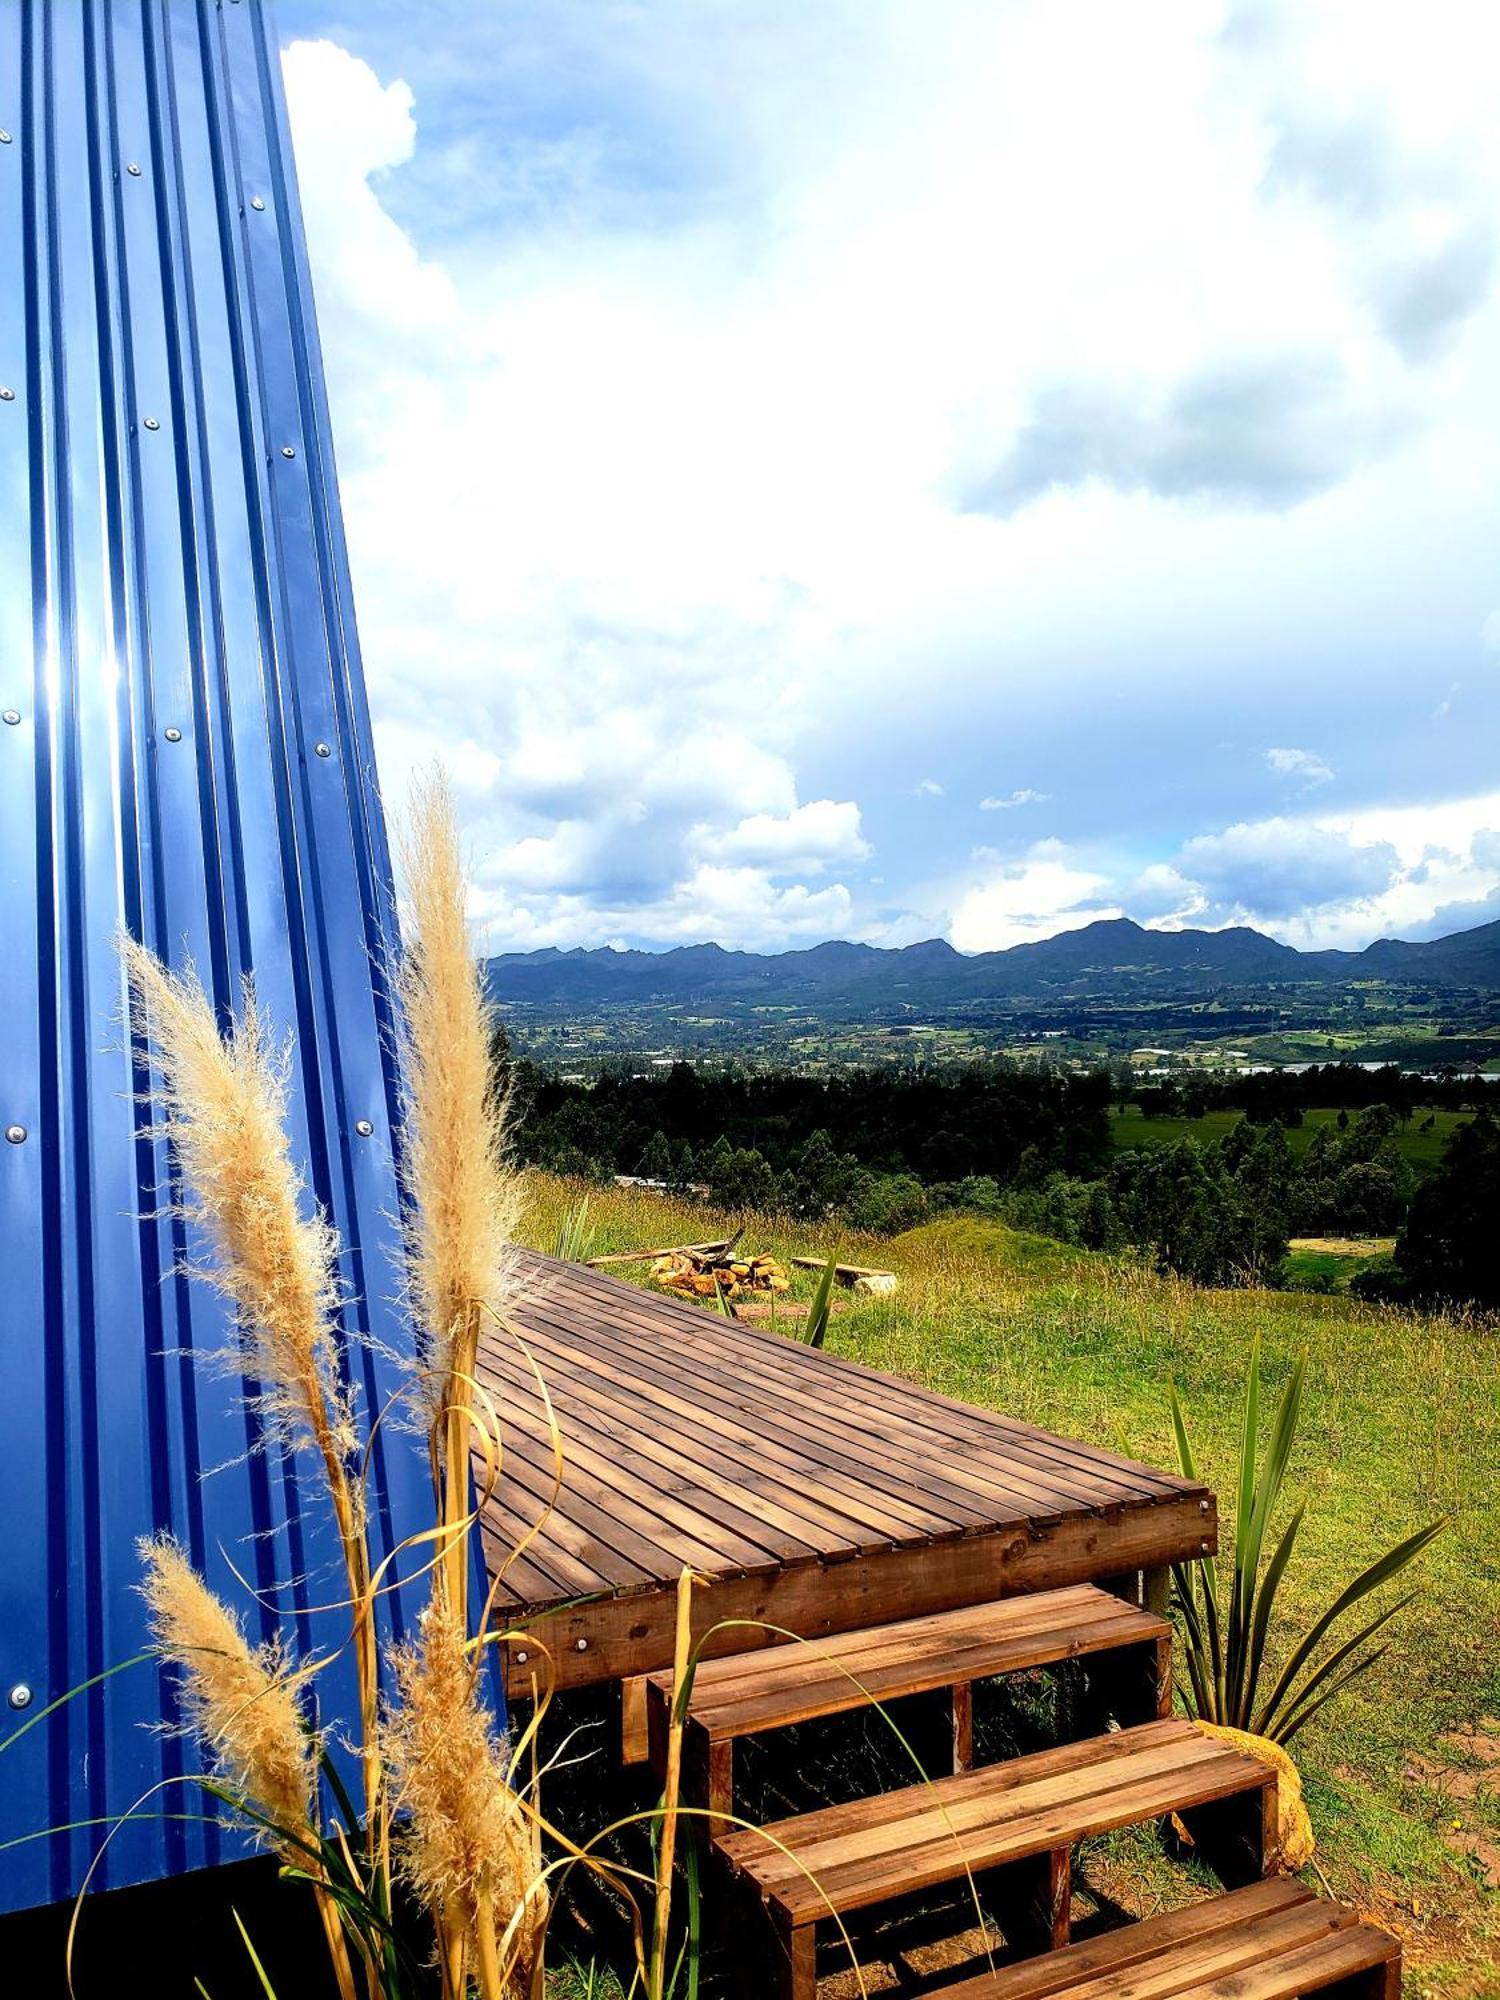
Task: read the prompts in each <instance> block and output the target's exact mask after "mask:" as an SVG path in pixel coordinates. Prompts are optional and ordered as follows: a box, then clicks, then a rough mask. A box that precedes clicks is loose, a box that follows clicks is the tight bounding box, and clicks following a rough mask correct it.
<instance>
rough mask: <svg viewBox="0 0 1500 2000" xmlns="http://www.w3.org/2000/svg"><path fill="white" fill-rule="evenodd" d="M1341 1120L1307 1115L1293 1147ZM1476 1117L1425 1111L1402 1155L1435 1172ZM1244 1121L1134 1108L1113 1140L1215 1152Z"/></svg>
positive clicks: (1231, 1115)
mask: <svg viewBox="0 0 1500 2000" xmlns="http://www.w3.org/2000/svg"><path fill="white" fill-rule="evenodd" d="M1338 1115H1339V1114H1338V1112H1337V1111H1334V1110H1328V1109H1318V1110H1313V1111H1308V1112H1305V1113H1304V1114H1303V1119H1302V1123H1301V1124H1300V1125H1293V1126H1291V1127H1290V1128H1289V1129H1288V1132H1287V1135H1286V1136H1287V1144H1288V1145H1289V1146H1290V1147H1291V1149H1292V1151H1293V1152H1294V1153H1303V1152H1306V1150H1307V1148H1308V1147H1309V1146H1310V1145H1311V1144H1312V1142H1313V1134H1314V1133H1315V1132H1317V1131H1318V1130H1319V1129H1320V1128H1321V1127H1322V1126H1324V1125H1336V1124H1337V1122H1338ZM1470 1115H1471V1114H1470V1113H1469V1112H1467V1111H1430V1110H1425V1109H1424V1110H1419V1111H1417V1112H1415V1113H1414V1114H1413V1116H1412V1117H1411V1119H1410V1120H1409V1121H1408V1123H1407V1124H1405V1125H1404V1126H1402V1127H1401V1129H1400V1130H1399V1131H1398V1132H1397V1133H1396V1135H1395V1143H1396V1148H1397V1151H1398V1152H1399V1153H1400V1154H1401V1155H1402V1157H1403V1158H1404V1159H1407V1160H1410V1162H1411V1163H1412V1165H1413V1166H1414V1167H1415V1168H1416V1169H1417V1171H1418V1172H1419V1173H1426V1172H1429V1171H1430V1170H1431V1169H1432V1168H1433V1167H1435V1166H1436V1165H1437V1163H1438V1161H1439V1160H1440V1159H1441V1158H1442V1156H1443V1146H1444V1143H1445V1141H1446V1140H1447V1137H1448V1134H1449V1133H1450V1132H1452V1131H1453V1129H1454V1127H1455V1126H1458V1125H1466V1124H1467V1123H1468V1122H1469V1118H1470ZM1243 1116H1244V1113H1243V1112H1241V1111H1205V1112H1204V1114H1203V1116H1202V1117H1201V1118H1147V1117H1143V1116H1142V1114H1141V1112H1140V1110H1139V1109H1138V1107H1137V1106H1135V1105H1134V1104H1129V1105H1126V1106H1125V1107H1124V1108H1123V1109H1116V1110H1114V1111H1113V1112H1111V1114H1110V1121H1109V1136H1110V1141H1111V1144H1113V1145H1114V1146H1115V1147H1116V1149H1117V1150H1118V1149H1125V1148H1128V1147H1132V1146H1149V1145H1152V1144H1153V1143H1157V1142H1160V1141H1165V1140H1171V1139H1193V1140H1195V1141H1197V1143H1198V1144H1199V1145H1205V1146H1212V1145H1216V1144H1217V1143H1218V1141H1219V1140H1220V1139H1222V1138H1223V1137H1224V1136H1225V1134H1226V1133H1228V1132H1232V1131H1233V1130H1234V1128H1235V1126H1236V1125H1238V1124H1239V1122H1240V1120H1241V1118H1242V1117H1243ZM1357 1116H1358V1113H1357V1112H1354V1111H1351V1112H1350V1113H1349V1122H1350V1124H1351V1125H1352V1124H1353V1122H1354V1120H1355V1118H1356V1117H1357ZM1429 1117H1430V1118H1431V1119H1432V1121H1433V1122H1432V1125H1431V1128H1430V1129H1427V1130H1424V1129H1423V1127H1424V1126H1425V1124H1426V1121H1427V1119H1428V1118H1429Z"/></svg>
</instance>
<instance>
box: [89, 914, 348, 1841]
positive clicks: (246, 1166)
mask: <svg viewBox="0 0 1500 2000" xmlns="http://www.w3.org/2000/svg"><path fill="white" fill-rule="evenodd" d="M120 952H121V956H122V957H123V959H124V962H125V969H126V973H127V975H128V978H129V984H130V999H131V1018H132V1023H133V1026H134V1028H135V1031H136V1033H137V1034H138V1035H139V1036H140V1037H141V1038H142V1040H143V1041H144V1040H145V1039H147V1038H148V1037H149V1039H150V1041H151V1044H152V1048H153V1056H154V1060H155V1063H156V1067H157V1072H158V1074H159V1077H160V1079H161V1081H160V1085H159V1087H158V1088H157V1089H156V1090H155V1091H154V1092H153V1093H152V1102H153V1103H154V1104H155V1105H156V1106H157V1108H158V1110H159V1112H160V1114H161V1118H162V1124H163V1126H164V1129H165V1131H166V1134H167V1136H168V1138H169V1139H170V1140H171V1142H172V1148H173V1155H174V1162H175V1172H176V1188H177V1198H178V1201H179V1203H180V1207H181V1211H182V1213H183V1214H185V1215H186V1216H188V1217H189V1218H190V1219H191V1220H192V1221H194V1222H196V1223H197V1224H199V1226H200V1227H201V1228H202V1229H203V1230H204V1232H205V1234H206V1235H207V1237H208V1239H209V1242H210V1244H211V1246H212V1248H213V1252H214V1263H213V1267H212V1272H211V1276H212V1279H213V1282H214V1283H215V1284H216V1285H217V1287H218V1288H219V1290H220V1291H221V1292H222V1293H223V1294H224V1296H225V1297H226V1298H227V1299H228V1300H229V1301H230V1303H231V1305H232V1306H233V1308H234V1312H235V1317H236V1319H237V1321H238V1324H239V1327H240V1331H241V1334H242V1337H243V1340H244V1343H245V1347H246V1348H247V1349H248V1355H247V1357H246V1360H247V1364H248V1366H249V1367H251V1368H252V1369H253V1370H254V1372H255V1374H256V1375H257V1376H258V1378H259V1380H260V1384H261V1387H260V1393H259V1396H258V1398H257V1408H258V1409H259V1410H260V1412H261V1413H262V1415H263V1416H264V1417H265V1418H266V1419H267V1421H268V1422H269V1424H270V1425H271V1427H272V1431H273V1434H275V1433H277V1432H279V1433H280V1435H281V1436H282V1437H283V1438H284V1439H286V1440H287V1441H288V1442H292V1443H300V1442H304V1441H306V1442H310V1443H311V1444H312V1446H313V1447H314V1449H315V1450H316V1452H317V1454H318V1457H319V1460H320V1462H321V1464H322V1468H323V1473H324V1477H325V1480H326V1483H327V1487H328V1493H329V1498H330V1500H331V1502H332V1506H333V1513H334V1519H335V1524H336V1526H337V1529H338V1535H339V1542H340V1547H341V1550H342V1554H343V1559H344V1569H345V1574H346V1578H347V1581H348V1586H349V1598H350V1604H351V1607H352V1609H353V1614H354V1644H355V1654H356V1664H357V1669H358V1673H359V1678H360V1695H361V1708H362V1715H363V1722H364V1739H365V1751H366V1758H365V1774H364V1775H365V1794H366V1805H367V1808H368V1810H369V1814H370V1818H371V1822H372V1824H373V1821H374V1815H375V1805H376V1801H377V1798H378V1793H379V1770H378V1766H377V1765H376V1764H375V1762H374V1761H373V1759H374V1743H375V1737H376V1724H377V1716H378V1700H379V1689H378V1660H377V1656H376V1648H375V1635H374V1625H373V1604H372V1599H371V1587H370V1563H369V1547H368V1543H367V1541H366V1536H365V1509H364V1493H363V1488H362V1486H361V1485H360V1483H359V1481H358V1480H357V1479H356V1478H354V1477H352V1476H351V1473H350V1469H349V1468H350V1463H351V1460H352V1458H353V1455H354V1452H355V1450H356V1448H357V1445H358V1434H357V1428H356V1425H355V1420H354V1411H353V1407H352V1404H351V1401H350V1398H349V1395H348V1392H347V1390H346V1389H345V1386H344V1383H343V1380H342V1378H341V1376H340V1374H339V1367H338V1340H337V1322H336V1318H335V1315H336V1312H337V1309H338V1306H339V1303H340V1297H341V1287H340V1285H339V1282H338V1276H337V1255H338V1238H337V1236H336V1235H335V1233H334V1231H333V1230H332V1229H331V1228H330V1227H329V1225H328V1223H327V1222H326V1221H325V1220H324V1218H323V1217H322V1216H321V1215H320V1214H318V1213H317V1212H315V1211H312V1212H309V1209H308V1204H307V1202H306V1196H305V1190H304V1188H303V1184H302V1178H301V1176H300V1174H299V1173H298V1171H297V1168H296V1166H295V1165H294V1163H293V1160H292V1155H291V1145H290V1142H289V1140H288V1137H287V1131H286V1117H287V1057H286V1054H285V1052H284V1051H282V1050H277V1049H276V1048H274V1047H273V1045H272V1043H271V1041H270V1039H269V1036H268V1034H267V1031H266V1026H265V1023H264V1021H263V1019H262V1016H261V1014H260V1011H259V1009H258V1007H257V1006H256V1001H255V993H254V990H253V988H252V987H251V985H250V984H249V982H248V981H247V982H246V986H245V992H244V1004H243V1008H242V1011H241V1013H240V1015H239V1016H238V1018H237V1019H236V1020H234V1021H233V1022H231V1023H230V1024H229V1025H228V1027H226V1028H225V1029H223V1030H222V1031H221V1029H220V1025H219V1021H218V1019H217V1017H216V1015H215V1013H214V1008H213V1004H212V1002H211V1001H210V1000H209V997H208V995H207V994H206V993H205V992H204V990H203V986H202V983H201V982H200V980H199V979H198V978H197V976H196V974H194V973H193V972H192V971H191V970H190V971H188V972H185V973H173V972H170V971H169V970H168V969H167V968H166V966H164V965H163V964H161V962H160V961H159V960H158V959H157V958H156V957H155V956H154V955H153V954H152V953H151V952H149V951H147V950H146V949H145V947H144V946H142V945H139V944H137V943H136V942H135V941H134V940H133V939H130V938H122V939H121V941H120Z"/></svg>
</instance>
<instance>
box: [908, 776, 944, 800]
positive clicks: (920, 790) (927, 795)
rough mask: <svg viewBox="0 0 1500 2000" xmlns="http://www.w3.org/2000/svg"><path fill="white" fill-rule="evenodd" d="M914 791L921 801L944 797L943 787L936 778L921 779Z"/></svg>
mask: <svg viewBox="0 0 1500 2000" xmlns="http://www.w3.org/2000/svg"><path fill="white" fill-rule="evenodd" d="M913 789H914V791H915V793H916V796H917V797H918V798H919V799H940V798H941V797H942V796H943V787H942V786H941V785H940V784H939V783H938V781H937V779H936V778H919V779H918V780H917V783H916V785H915V786H914V787H913Z"/></svg>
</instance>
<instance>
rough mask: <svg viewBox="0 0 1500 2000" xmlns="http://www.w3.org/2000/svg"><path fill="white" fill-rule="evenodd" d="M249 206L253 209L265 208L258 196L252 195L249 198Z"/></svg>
mask: <svg viewBox="0 0 1500 2000" xmlns="http://www.w3.org/2000/svg"><path fill="white" fill-rule="evenodd" d="M250 206H251V207H252V208H255V209H261V208H264V207H265V203H264V202H263V201H262V200H261V198H260V196H259V195H258V194H253V195H251V197H250Z"/></svg>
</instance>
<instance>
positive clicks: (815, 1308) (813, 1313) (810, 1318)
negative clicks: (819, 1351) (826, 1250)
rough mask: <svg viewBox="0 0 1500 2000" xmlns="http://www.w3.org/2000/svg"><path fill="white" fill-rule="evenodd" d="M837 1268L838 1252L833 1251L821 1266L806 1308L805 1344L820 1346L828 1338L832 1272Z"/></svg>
mask: <svg viewBox="0 0 1500 2000" xmlns="http://www.w3.org/2000/svg"><path fill="white" fill-rule="evenodd" d="M837 1269H838V1252H837V1251H833V1252H832V1253H831V1254H830V1256H829V1259H828V1262H827V1263H826V1264H825V1265H824V1266H823V1270H822V1274H821V1275H820V1277H819V1279H818V1289H817V1290H816V1291H815V1292H814V1293H813V1297H812V1304H811V1305H810V1306H809V1307H808V1309H807V1335H806V1338H807V1344H808V1346H809V1347H821V1346H822V1345H823V1343H824V1341H825V1340H826V1339H827V1338H828V1316H829V1313H830V1311H831V1310H832V1298H833V1274H834V1272H835V1271H836V1270H837Z"/></svg>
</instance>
